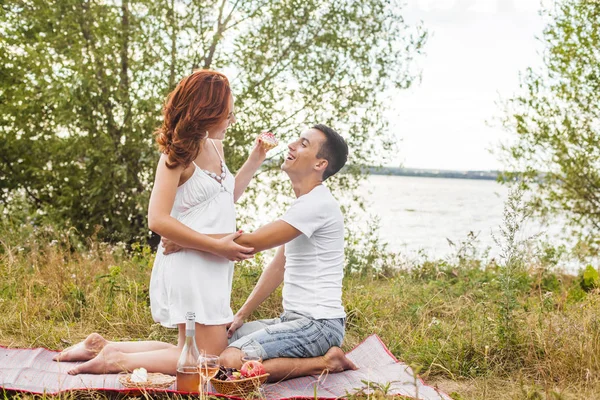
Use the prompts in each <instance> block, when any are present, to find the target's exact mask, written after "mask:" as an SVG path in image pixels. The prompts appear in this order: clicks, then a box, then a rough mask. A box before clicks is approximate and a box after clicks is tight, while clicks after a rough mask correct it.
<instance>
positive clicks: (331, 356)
mask: <svg viewBox="0 0 600 400" xmlns="http://www.w3.org/2000/svg"><path fill="white" fill-rule="evenodd" d="M323 358H325V364H326V365H327V370H328V371H329V372H332V373H337V372H343V371H346V370H348V369H352V370H356V369H358V367H357V366H356V365H354V363H353V362H352V361H350V359H348V357H346V354H344V352H343V351H342V349H340V348H339V347H332V348H330V349H329V350H328V351H327V353H326V354H325V355H324V356H323Z"/></svg>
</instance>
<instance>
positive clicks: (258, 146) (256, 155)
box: [248, 137, 268, 163]
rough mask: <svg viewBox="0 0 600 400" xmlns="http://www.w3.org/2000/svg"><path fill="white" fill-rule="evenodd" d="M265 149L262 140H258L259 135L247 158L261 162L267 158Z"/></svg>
mask: <svg viewBox="0 0 600 400" xmlns="http://www.w3.org/2000/svg"><path fill="white" fill-rule="evenodd" d="M267 151H268V150H267V148H266V147H265V146H264V145H263V141H262V140H260V137H257V138H256V140H255V141H254V147H253V148H252V151H251V152H250V156H249V157H248V158H250V159H253V160H255V161H258V162H260V163H262V162H263V161H265V159H266V158H267Z"/></svg>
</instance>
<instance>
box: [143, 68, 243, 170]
mask: <svg viewBox="0 0 600 400" xmlns="http://www.w3.org/2000/svg"><path fill="white" fill-rule="evenodd" d="M230 97H231V88H230V87H229V81H228V80H227V77H226V76H225V75H223V74H221V73H219V72H216V71H208V70H198V71H195V72H194V73H192V74H191V75H189V76H187V77H185V78H183V79H182V80H181V82H179V83H178V84H177V87H176V88H175V89H174V90H173V91H172V92H171V93H170V94H169V96H167V100H166V102H165V106H164V108H163V117H164V120H163V123H162V126H161V127H160V128H158V129H157V130H156V132H154V135H155V136H156V142H157V143H158V148H159V150H160V151H161V153H164V154H166V155H167V157H168V158H167V161H166V164H167V167H168V168H176V167H178V166H180V165H183V166H184V167H187V166H188V165H190V163H191V162H192V161H194V159H195V158H196V157H198V153H199V152H200V145H201V144H202V141H203V140H205V139H206V136H207V131H209V130H211V129H212V128H214V127H215V126H217V125H219V124H221V123H222V122H223V121H225V120H226V119H227V117H228V116H229V111H230V110H229V99H230Z"/></svg>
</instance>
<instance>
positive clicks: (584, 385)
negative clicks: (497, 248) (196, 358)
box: [0, 230, 600, 399]
mask: <svg viewBox="0 0 600 400" xmlns="http://www.w3.org/2000/svg"><path fill="white" fill-rule="evenodd" d="M12 235H13V236H11V235H10V234H7V235H4V236H2V238H3V239H2V243H1V244H2V246H1V247H0V275H1V276H2V280H1V281H0V310H1V313H0V344H2V345H5V346H11V347H36V346H43V347H48V348H51V349H60V348H63V347H65V346H66V345H68V344H71V343H74V342H77V341H79V340H81V339H82V338H84V337H85V336H86V335H87V334H88V333H90V332H92V331H97V332H100V333H101V334H103V335H105V336H106V337H107V338H109V339H113V340H129V339H144V340H145V339H153V340H165V341H170V342H173V341H174V340H175V332H174V331H172V330H167V329H164V328H162V327H160V326H159V325H157V324H155V323H153V321H152V319H151V316H150V310H149V301H148V284H149V279H150V272H151V267H152V260H153V255H152V253H151V252H150V250H149V249H148V248H145V247H138V248H135V249H134V250H133V251H130V252H126V251H125V250H124V249H123V247H120V246H107V245H100V244H97V243H93V242H90V243H88V244H86V245H82V244H79V243H74V242H73V240H72V238H70V237H69V235H68V234H60V233H56V232H53V231H51V230H49V231H47V232H43V233H40V232H38V233H36V234H31V235H30V234H28V236H27V238H28V239H19V238H18V237H17V236H18V235H17V234H15V233H13V234H12ZM21 237H23V236H21ZM17 243H18V245H17ZM262 262H263V260H262V259H260V258H258V259H256V260H255V261H253V262H252V263H246V264H245V265H243V266H238V267H237V268H236V276H235V281H234V282H235V283H234V285H235V288H234V290H233V303H234V309H235V308H236V307H238V306H239V305H240V304H241V303H242V302H243V301H244V299H245V297H246V296H247V295H248V293H249V292H250V290H251V289H252V287H253V284H254V283H255V282H256V280H257V278H258V276H259V274H260V269H259V268H260V265H261V264H262ZM497 274H498V269H497V267H495V266H487V267H482V266H480V265H479V264H478V263H477V262H472V263H470V264H469V263H466V264H465V263H463V264H461V265H447V264H444V263H439V264H435V263H433V264H432V263H424V264H423V265H421V266H419V267H417V268H416V269H414V270H412V271H410V272H409V271H396V272H393V273H388V274H387V275H386V276H384V275H381V274H380V275H376V276H367V277H365V276H361V275H358V274H357V275H351V276H348V277H346V281H345V288H344V303H345V305H346V308H347V312H348V333H347V338H346V343H345V345H344V347H345V349H346V350H347V349H350V348H352V347H353V346H355V345H356V344H358V343H359V342H360V341H362V340H363V339H364V338H365V337H367V336H368V335H369V334H371V333H377V334H378V335H379V336H380V337H381V338H382V339H383V341H384V342H385V343H386V344H388V346H389V348H390V350H391V351H392V352H393V353H394V354H395V355H396V356H397V357H398V358H400V359H402V360H404V361H406V362H407V363H408V364H410V365H411V366H412V367H413V368H415V369H416V370H417V371H419V372H420V374H421V375H422V376H423V377H424V378H425V379H426V380H427V381H429V382H433V383H434V384H436V385H438V386H439V387H440V388H441V389H442V390H444V391H446V392H448V393H453V397H454V398H456V399H524V398H530V399H593V398H600V396H598V395H597V393H600V313H599V310H600V294H599V293H598V292H591V293H587V294H586V293H584V292H582V291H581V290H580V289H579V287H578V282H577V280H575V279H574V278H570V277H564V276H560V275H554V274H550V275H549V276H551V278H552V279H553V280H552V279H551V281H552V282H555V284H554V286H552V287H551V288H548V287H544V282H543V281H542V279H541V278H540V277H541V275H540V274H533V273H530V274H529V276H528V278H527V279H526V280H525V282H524V286H523V288H522V289H521V291H520V294H519V307H518V309H517V310H516V311H515V314H514V319H515V322H516V324H515V326H516V332H514V333H515V337H516V338H517V342H516V343H515V345H514V346H512V347H507V346H505V344H504V342H503V341H502V340H500V338H499V335H498V323H499V322H498V318H497V316H498V308H497V302H498V299H499V298H500V296H501V291H500V289H499V286H498V284H497ZM545 274H546V275H544V276H545V277H546V278H547V277H548V273H545ZM546 278H544V279H546ZM546 280H547V279H546ZM556 282H558V283H556ZM280 309H281V305H280V297H279V295H278V294H277V295H274V296H272V297H271V298H270V299H269V300H268V301H267V302H266V304H264V305H263V306H262V307H261V309H260V310H259V311H258V312H257V313H256V317H272V316H274V315H277V314H278V312H279V311H280ZM99 396H100V395H99ZM378 396H379V397H385V393H383V392H380V393H379V395H378ZM62 397H63V398H70V397H69V396H66V395H65V396H62ZM360 397H361V396H356V398H360ZM21 398H31V397H27V396H22V397H21ZM371 398H373V397H371Z"/></svg>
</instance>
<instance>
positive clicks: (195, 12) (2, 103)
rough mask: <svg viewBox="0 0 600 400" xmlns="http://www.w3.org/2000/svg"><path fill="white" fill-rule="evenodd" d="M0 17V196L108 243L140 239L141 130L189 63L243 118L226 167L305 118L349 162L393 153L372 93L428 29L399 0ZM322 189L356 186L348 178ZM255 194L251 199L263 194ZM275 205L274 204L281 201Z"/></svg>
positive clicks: (120, 5)
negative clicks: (208, 74) (217, 83)
mask: <svg viewBox="0 0 600 400" xmlns="http://www.w3.org/2000/svg"><path fill="white" fill-rule="evenodd" d="M0 7H2V12H1V13H0V35H1V36H2V38H3V40H2V41H0V132H1V134H2V137H3V140H2V141H0V171H2V173H1V174H0V202H1V203H2V204H4V205H5V207H6V208H5V209H6V212H7V213H17V212H18V211H19V209H33V210H34V211H35V213H34V214H33V216H34V221H32V223H34V224H37V225H41V224H43V223H44V221H54V222H55V223H60V224H61V225H62V226H64V227H66V226H68V227H71V226H73V227H75V228H76V230H77V231H78V232H79V233H81V234H83V235H85V236H89V235H91V234H93V233H96V235H97V237H98V238H99V239H101V240H108V241H112V242H116V241H119V240H127V241H130V242H131V241H134V240H135V239H140V238H145V237H146V236H147V234H148V231H147V229H146V221H145V218H146V208H147V203H148V195H149V189H150V186H151V183H152V181H153V174H154V168H155V165H156V162H157V160H158V154H157V153H156V150H155V146H154V145H153V140H152V135H151V133H152V131H153V130H154V128H155V127H156V126H157V125H158V124H159V121H160V111H161V105H162V102H163V100H164V97H165V95H166V94H167V93H168V92H169V90H170V89H172V88H173V87H174V85H175V84H176V83H177V81H178V80H179V79H180V78H181V77H183V76H184V75H186V74H189V73H190V72H191V71H192V70H193V69H194V68H214V69H218V70H221V71H224V72H226V73H227V74H228V75H229V77H230V80H231V81H232V85H233V90H234V94H235V95H236V109H237V111H236V113H237V116H238V121H239V123H238V124H237V125H235V126H234V127H233V128H232V129H230V131H229V134H228V137H227V139H226V141H225V145H226V152H227V158H228V162H229V166H230V169H231V170H234V171H235V170H237V169H238V168H239V167H240V166H241V164H242V162H243V160H244V159H245V157H246V155H247V152H248V150H249V147H250V145H251V143H252V142H253V140H254V137H255V135H256V134H257V133H258V132H260V131H261V130H263V129H264V128H271V129H272V130H274V131H275V133H276V134H277V135H278V136H279V138H280V139H281V140H282V143H285V142H286V141H287V140H289V139H290V138H291V137H293V136H296V135H297V134H298V133H299V130H300V129H304V128H305V127H306V126H307V125H310V124H312V123H315V122H323V123H328V124H331V125H332V126H334V127H335V128H336V129H337V130H339V131H340V132H341V133H343V134H344V136H345V137H346V139H347V140H348V142H349V145H350V148H351V149H352V154H351V162H352V163H353V164H357V165H358V164H366V163H377V162H379V161H380V160H381V156H382V154H385V152H386V150H388V149H390V148H391V146H393V144H394V139H393V137H392V136H391V135H388V133H386V132H387V130H386V122H385V120H384V119H383V118H382V114H383V110H384V109H385V107H386V96H385V95H384V93H385V92H386V91H387V90H388V89H390V88H407V87H408V86H410V84H411V83H412V82H413V80H414V79H415V77H416V76H417V74H416V73H415V71H414V70H413V63H412V59H413V57H415V56H416V55H418V54H419V52H420V49H421V47H422V45H423V44H424V41H425V37H426V34H425V33H424V32H422V31H421V29H420V28H419V27H409V26H407V25H406V24H405V22H404V20H403V18H402V12H403V8H402V5H401V4H400V3H399V2H396V1H385V2H381V1H378V0H365V1H355V0H343V1H317V0H307V1H305V0H303V1H298V0H293V1H284V2H281V1H264V0H249V1H227V0H218V1H217V0H209V1H189V0H119V1H117V0H115V1H102V2H96V1H91V0H85V1H79V0H52V1H47V0H29V1H25V0H14V1H10V2H2V3H1V5H0ZM278 162H279V157H278V156H277V155H276V156H274V160H273V162H271V163H268V164H266V166H265V172H267V173H268V175H269V177H268V179H265V175H264V174H262V175H261V176H260V178H259V180H262V181H264V182H268V184H269V185H270V188H271V190H270V191H269V190H265V189H264V186H263V187H260V186H259V185H258V183H257V184H256V185H254V186H253V187H252V188H251V189H250V191H249V194H248V195H246V196H245V198H244V202H243V203H242V204H241V207H240V208H241V209H242V210H248V211H247V215H252V214H256V213H255V211H254V210H255V209H256V203H257V201H256V199H257V193H258V191H259V190H262V192H263V193H265V194H267V195H268V196H269V200H271V201H272V204H276V205H277V204H280V203H281V202H280V201H279V200H280V199H279V197H281V196H280V195H281V193H285V192H286V190H287V189H288V187H287V186H285V185H284V183H283V182H284V181H285V180H284V179H283V178H282V177H281V176H279V175H277V174H275V173H274V172H273V171H272V170H276V169H277V168H274V166H276V165H277V164H278ZM349 172H350V173H348V174H344V175H340V176H339V177H336V178H335V179H332V186H334V187H336V188H342V189H346V190H351V189H353V188H355V187H356V185H357V182H358V181H357V179H356V176H357V174H359V171H358V170H355V169H352V168H351V169H350V171H349ZM259 188H260V189H259ZM278 196H279V197H278Z"/></svg>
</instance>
